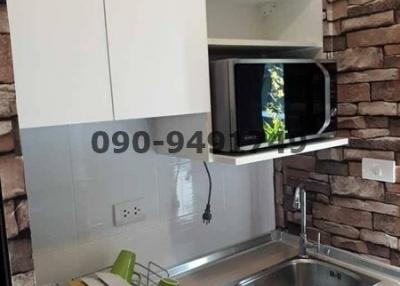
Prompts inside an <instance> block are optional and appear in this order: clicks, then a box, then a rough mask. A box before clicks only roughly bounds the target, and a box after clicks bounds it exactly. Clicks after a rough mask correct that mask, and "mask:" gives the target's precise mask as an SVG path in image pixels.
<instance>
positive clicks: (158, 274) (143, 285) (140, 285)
mask: <svg viewBox="0 0 400 286" xmlns="http://www.w3.org/2000/svg"><path fill="white" fill-rule="evenodd" d="M109 271H111V267H106V268H103V269H99V270H98V271H97V272H109ZM135 272H136V273H138V274H139V275H140V277H141V279H140V281H139V279H138V277H137V275H133V278H132V281H131V285H132V286H156V285H158V283H159V282H160V280H161V278H168V277H170V274H169V272H168V270H167V269H165V268H164V267H162V266H160V265H158V264H157V263H155V262H153V261H150V262H149V263H148V264H147V266H145V265H144V264H142V263H139V262H136V263H135ZM83 277H95V273H88V274H85V275H82V276H80V277H78V278H76V279H79V278H83Z"/></svg>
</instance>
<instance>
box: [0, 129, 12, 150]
mask: <svg viewBox="0 0 400 286" xmlns="http://www.w3.org/2000/svg"><path fill="white" fill-rule="evenodd" d="M14 149H15V140H14V134H12V133H9V134H5V135H1V136H0V153H8V152H11V151H13V150H14Z"/></svg>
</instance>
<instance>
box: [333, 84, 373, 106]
mask: <svg viewBox="0 0 400 286" xmlns="http://www.w3.org/2000/svg"><path fill="white" fill-rule="evenodd" d="M337 88H338V89H337V93H338V102H347V103H351V102H361V101H370V100H371V97H370V85H369V83H357V84H342V85H338V87H337Z"/></svg>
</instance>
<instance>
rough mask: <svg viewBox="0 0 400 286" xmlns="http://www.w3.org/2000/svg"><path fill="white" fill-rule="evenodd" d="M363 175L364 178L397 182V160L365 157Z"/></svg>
mask: <svg viewBox="0 0 400 286" xmlns="http://www.w3.org/2000/svg"><path fill="white" fill-rule="evenodd" d="M362 177H363V179H369V180H376V181H381V182H388V183H395V182H396V162H395V161H390V160H378V159H369V158H363V160H362Z"/></svg>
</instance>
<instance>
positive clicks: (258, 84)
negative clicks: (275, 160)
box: [234, 63, 325, 146]
mask: <svg viewBox="0 0 400 286" xmlns="http://www.w3.org/2000/svg"><path fill="white" fill-rule="evenodd" d="M324 85H325V78H324V74H323V72H322V71H321V69H320V68H319V67H318V66H317V65H315V64H303V63H294V64H272V63H271V64H236V65H235V101H236V105H235V106H236V124H237V134H234V136H235V137H236V138H237V144H238V146H246V145H253V144H261V143H269V144H271V145H275V144H279V143H280V142H282V143H283V140H285V139H293V138H299V137H300V138H304V137H306V136H308V135H313V134H315V133H316V132H318V130H319V129H320V128H321V127H322V125H323V122H324V116H325V115H324V106H325V96H324V94H325V86H324Z"/></svg>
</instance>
